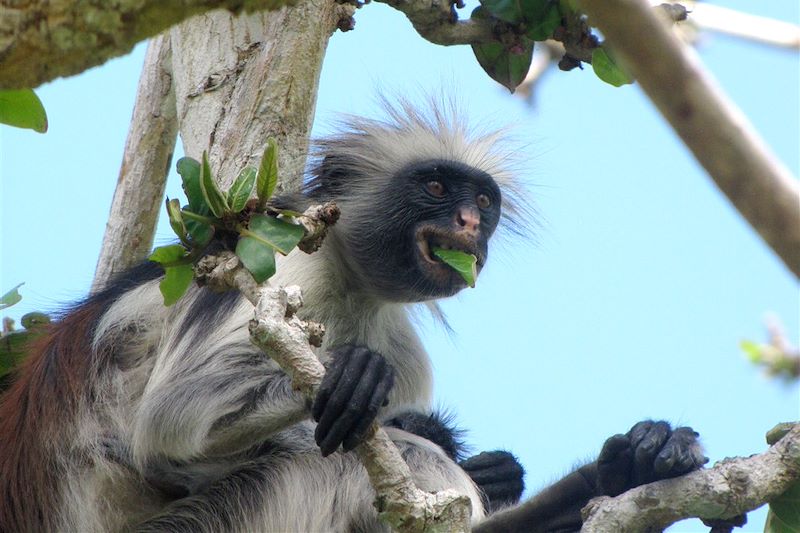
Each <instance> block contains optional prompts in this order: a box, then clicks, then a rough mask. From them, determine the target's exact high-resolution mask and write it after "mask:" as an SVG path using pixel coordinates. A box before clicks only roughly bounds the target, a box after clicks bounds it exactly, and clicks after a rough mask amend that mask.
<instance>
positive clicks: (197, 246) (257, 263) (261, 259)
mask: <svg viewBox="0 0 800 533" xmlns="http://www.w3.org/2000/svg"><path fill="white" fill-rule="evenodd" d="M277 161H278V160H277V145H276V143H275V140H274V139H269V140H268V141H267V146H266V148H265V150H264V155H263V157H262V158H261V162H260V164H259V168H258V169H255V168H252V167H246V168H244V169H243V170H242V171H241V172H240V173H239V175H238V176H237V178H236V180H234V182H233V184H232V185H231V187H230V188H229V189H228V190H227V191H225V192H223V191H222V190H220V188H219V187H218V186H217V182H216V180H215V179H214V175H213V173H212V170H211V165H210V164H209V162H208V154H206V153H205V152H203V159H202V161H197V160H195V159H192V158H189V157H184V158H182V159H181V160H179V161H178V164H177V168H178V174H180V176H181V180H182V182H183V191H184V193H185V194H186V197H187V199H188V204H187V205H184V206H183V207H181V205H180V201H179V200H177V199H169V198H167V201H166V206H167V215H168V216H169V223H170V226H171V227H172V230H173V231H174V232H175V234H176V235H177V236H178V239H179V240H180V243H179V244H173V245H169V246H161V247H158V248H156V249H155V250H153V253H152V254H151V255H150V260H151V261H155V262H157V263H159V264H161V266H162V267H164V270H165V272H166V274H165V276H164V278H163V279H162V280H161V284H160V289H161V294H162V296H163V297H164V304H165V305H172V304H174V303H175V302H177V301H178V300H179V299H180V298H181V296H183V295H184V294H185V293H186V290H187V289H188V288H189V285H190V284H191V282H192V279H193V278H194V270H193V268H192V266H193V264H194V263H196V262H197V260H198V259H200V257H201V256H202V255H203V253H204V251H205V250H206V249H207V247H208V245H209V244H210V243H211V241H212V240H216V241H219V242H221V243H222V244H223V245H225V246H227V247H229V248H231V249H234V250H235V253H236V255H237V256H238V257H239V259H240V260H241V261H242V264H243V265H244V266H245V268H247V270H249V271H250V273H251V274H252V275H253V278H254V279H255V280H256V281H257V282H258V283H261V282H263V281H265V280H267V279H268V278H270V277H271V276H272V275H273V274H275V252H278V253H281V254H284V255H285V254H288V253H289V252H290V251H291V250H292V248H294V247H295V246H296V245H297V243H299V242H300V239H302V237H303V234H304V231H303V228H302V227H301V226H299V225H297V224H294V223H292V221H291V219H292V216H293V215H295V214H296V213H291V212H288V211H285V212H284V211H271V212H270V214H266V213H265V212H266V209H267V202H268V201H269V199H270V198H271V197H272V194H273V193H274V192H275V186H276V185H277V183H278V162H277ZM254 192H255V195H256V197H255V198H254V199H251V196H252V195H253V193H254Z"/></svg>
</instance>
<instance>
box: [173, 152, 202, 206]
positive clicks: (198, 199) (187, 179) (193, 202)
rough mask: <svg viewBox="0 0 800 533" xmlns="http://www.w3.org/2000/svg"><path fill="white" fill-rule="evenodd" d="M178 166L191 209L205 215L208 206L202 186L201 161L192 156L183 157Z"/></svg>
mask: <svg viewBox="0 0 800 533" xmlns="http://www.w3.org/2000/svg"><path fill="white" fill-rule="evenodd" d="M177 168H178V174H180V175H181V181H182V185H183V192H184V194H186V198H187V199H188V200H189V209H191V210H192V211H194V212H195V213H199V214H201V215H205V214H206V213H208V207H207V206H206V200H205V198H203V189H201V188H200V162H199V161H197V160H196V159H192V158H191V157H182V158H180V159H179V160H178V164H177Z"/></svg>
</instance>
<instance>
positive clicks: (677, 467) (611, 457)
mask: <svg viewBox="0 0 800 533" xmlns="http://www.w3.org/2000/svg"><path fill="white" fill-rule="evenodd" d="M706 461H707V460H706V458H705V457H704V455H703V451H702V448H701V446H700V444H699V442H698V441H697V433H695V432H694V431H693V430H692V429H691V428H687V427H681V428H677V429H675V430H672V429H671V428H670V426H669V424H667V423H666V422H653V421H649V420H647V421H643V422H639V423H638V424H636V425H635V426H633V428H631V430H630V431H629V432H628V433H627V434H625V435H614V436H613V437H611V438H609V439H608V440H606V442H605V444H604V445H603V449H602V451H601V452H600V455H599V456H598V458H597V461H595V462H593V463H589V464H587V465H585V466H582V467H580V468H578V469H577V470H575V471H574V472H572V473H571V474H569V475H567V476H566V477H564V478H563V479H561V480H560V481H558V482H556V483H555V484H553V485H551V486H550V487H548V488H546V489H545V490H543V491H542V492H541V493H539V494H537V495H536V496H534V497H533V498H531V499H529V500H527V501H526V502H524V503H522V504H521V505H518V506H516V507H512V508H509V509H506V510H503V511H500V512H497V513H494V514H493V515H491V516H490V517H489V518H488V519H486V520H485V521H484V522H482V523H481V524H478V525H477V526H476V527H475V528H474V529H473V531H474V532H475V533H494V532H498V533H499V532H504V533H513V532H530V533H544V532H567V531H578V530H580V528H581V525H582V521H581V508H583V507H584V506H585V505H586V504H587V503H588V502H589V500H590V499H592V498H594V497H595V496H601V495H608V496H616V495H618V494H621V493H622V492H625V491H626V490H629V489H631V488H633V487H637V486H639V485H643V484H646V483H651V482H653V481H656V480H659V479H666V478H671V477H676V476H679V475H682V474H685V473H687V472H691V471H692V470H696V469H698V468H700V467H701V466H702V465H703V464H705V462H706Z"/></svg>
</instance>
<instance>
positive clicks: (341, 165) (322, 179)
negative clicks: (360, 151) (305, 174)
mask: <svg viewBox="0 0 800 533" xmlns="http://www.w3.org/2000/svg"><path fill="white" fill-rule="evenodd" d="M352 163H353V162H352V161H351V160H350V158H348V157H347V156H343V155H339V154H330V155H326V156H325V158H324V159H323V160H322V162H320V163H319V164H318V165H317V167H316V168H315V169H314V177H313V178H312V179H311V181H309V182H308V185H307V187H306V190H307V194H308V195H309V196H312V197H314V198H318V199H322V198H324V199H330V198H335V197H337V196H340V195H342V193H343V192H344V191H345V190H347V179H348V177H349V176H351V175H352V174H353V164H352Z"/></svg>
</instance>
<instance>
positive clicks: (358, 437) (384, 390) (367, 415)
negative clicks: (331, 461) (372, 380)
mask: <svg viewBox="0 0 800 533" xmlns="http://www.w3.org/2000/svg"><path fill="white" fill-rule="evenodd" d="M379 379H380V381H378V383H377V385H376V386H375V389H374V390H373V391H372V396H371V397H370V399H369V402H368V403H367V406H366V409H365V410H364V412H363V413H362V415H361V417H360V418H359V419H357V420H356V425H355V427H354V428H353V429H352V430H351V432H350V434H349V435H348V436H346V437H345V438H344V442H342V448H343V449H344V451H346V452H349V451H350V450H352V449H353V448H355V447H356V446H358V445H359V444H360V443H361V441H362V440H364V434H365V433H366V432H367V430H368V429H369V427H370V425H372V422H374V421H375V417H377V415H378V410H379V409H380V408H381V407H382V406H384V405H386V399H387V398H388V396H389V392H390V391H391V390H392V387H393V386H394V368H393V367H392V365H390V364H388V363H386V365H385V366H384V367H383V376H382V377H380V378H379Z"/></svg>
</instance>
